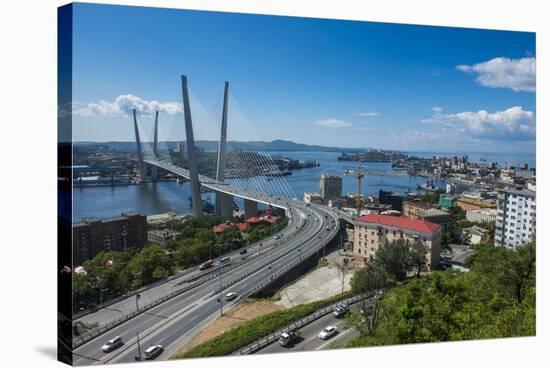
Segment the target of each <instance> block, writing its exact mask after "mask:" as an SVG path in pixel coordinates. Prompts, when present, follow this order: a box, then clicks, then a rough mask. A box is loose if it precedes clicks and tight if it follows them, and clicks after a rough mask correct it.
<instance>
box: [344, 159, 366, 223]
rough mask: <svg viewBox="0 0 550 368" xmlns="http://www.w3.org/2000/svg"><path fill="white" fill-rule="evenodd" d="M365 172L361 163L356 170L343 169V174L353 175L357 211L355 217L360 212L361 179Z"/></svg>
mask: <svg viewBox="0 0 550 368" xmlns="http://www.w3.org/2000/svg"><path fill="white" fill-rule="evenodd" d="M366 173H367V172H366V171H363V167H362V166H361V165H357V169H356V170H351V169H347V170H345V171H344V174H345V175H351V176H354V177H355V185H356V189H355V209H356V211H357V217H359V214H360V213H361V180H362V179H363V178H364V177H365V174H366Z"/></svg>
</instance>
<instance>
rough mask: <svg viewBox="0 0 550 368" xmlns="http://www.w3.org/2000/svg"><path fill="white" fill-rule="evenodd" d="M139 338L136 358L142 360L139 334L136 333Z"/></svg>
mask: <svg viewBox="0 0 550 368" xmlns="http://www.w3.org/2000/svg"><path fill="white" fill-rule="evenodd" d="M136 336H137V349H138V355H137V356H136V357H135V358H134V359H135V360H138V361H139V360H141V345H140V343H139V332H136Z"/></svg>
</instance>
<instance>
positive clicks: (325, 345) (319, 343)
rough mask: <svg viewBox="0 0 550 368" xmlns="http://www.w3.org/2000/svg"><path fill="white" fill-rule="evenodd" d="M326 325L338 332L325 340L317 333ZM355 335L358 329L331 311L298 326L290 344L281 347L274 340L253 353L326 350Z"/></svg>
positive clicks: (357, 334) (354, 307) (353, 307)
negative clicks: (298, 332) (304, 324)
mask: <svg viewBox="0 0 550 368" xmlns="http://www.w3.org/2000/svg"><path fill="white" fill-rule="evenodd" d="M351 309H352V310H354V309H356V306H352V307H351ZM328 326H336V327H337V329H338V332H337V333H336V335H334V336H332V337H331V338H329V339H327V340H322V339H320V338H319V333H320V332H321V331H322V330H323V329H324V328H325V327H328ZM357 336H359V331H357V330H356V329H354V328H352V327H349V326H346V322H345V320H344V318H342V317H340V318H337V317H334V315H333V314H332V313H329V314H327V315H325V316H323V317H321V318H319V319H316V320H315V321H313V322H311V323H309V324H307V325H306V326H304V327H302V328H300V336H298V337H296V338H295V339H294V342H293V344H292V345H290V346H288V347H283V346H281V345H280V344H279V342H278V341H275V342H273V343H271V344H270V345H268V346H266V347H265V348H263V349H261V350H258V351H257V352H256V353H255V354H273V353H284V352H298V351H316V350H326V349H331V348H332V347H334V346H335V345H339V344H344V343H346V342H347V341H349V340H350V339H352V338H354V337H357Z"/></svg>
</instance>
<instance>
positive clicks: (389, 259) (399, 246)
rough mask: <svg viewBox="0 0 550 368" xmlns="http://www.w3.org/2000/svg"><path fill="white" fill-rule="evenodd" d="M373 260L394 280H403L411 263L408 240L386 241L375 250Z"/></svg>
mask: <svg viewBox="0 0 550 368" xmlns="http://www.w3.org/2000/svg"><path fill="white" fill-rule="evenodd" d="M374 262H376V263H377V264H379V265H380V266H381V267H382V268H383V269H384V270H385V271H386V273H387V274H388V275H390V276H391V277H393V278H394V279H395V280H396V281H403V280H405V279H406V278H407V271H408V270H409V268H410V265H411V256H410V252H409V242H406V241H404V240H403V239H398V240H396V241H393V242H391V243H390V242H388V241H386V242H385V243H384V244H383V245H382V246H381V247H380V248H379V249H378V251H376V257H375V259H374Z"/></svg>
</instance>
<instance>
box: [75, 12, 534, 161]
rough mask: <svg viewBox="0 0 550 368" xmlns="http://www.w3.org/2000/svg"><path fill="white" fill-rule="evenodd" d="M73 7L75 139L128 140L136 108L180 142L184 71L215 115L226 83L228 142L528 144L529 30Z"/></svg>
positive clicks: (408, 147)
mask: <svg viewBox="0 0 550 368" xmlns="http://www.w3.org/2000/svg"><path fill="white" fill-rule="evenodd" d="M80 10H82V11H80ZM84 10H85V11H84ZM74 18H75V19H74V20H75V27H74V49H73V66H74V69H73V71H74V75H73V99H74V100H73V101H74V102H73V138H74V140H75V141H131V140H132V134H133V132H132V129H131V119H130V118H129V116H128V112H129V111H130V110H131V109H132V108H137V109H138V111H139V112H140V118H141V120H142V121H143V124H144V126H147V124H151V122H152V118H151V116H148V115H150V113H151V112H152V111H154V110H160V111H161V123H164V124H165V129H166V130H169V133H166V132H164V133H163V131H162V129H161V131H160V136H159V140H165V139H167V138H170V140H177V139H180V138H181V139H182V140H184V134H183V126H182V125H183V124H179V122H180V120H181V121H183V119H182V117H181V116H180V115H181V114H180V113H179V111H180V110H181V102H180V101H181V96H180V95H181V91H180V85H179V75H180V74H182V73H183V74H186V75H188V76H189V78H190V88H191V91H192V93H194V96H195V97H196V100H197V101H200V103H201V104H202V105H203V106H207V108H205V109H204V110H205V111H208V112H209V113H211V114H213V115H216V113H217V111H216V110H219V109H218V108H217V107H218V106H219V105H221V103H220V100H221V93H222V87H223V81H224V80H229V81H230V84H231V94H232V102H233V103H230V114H231V112H233V111H237V112H238V114H239V117H237V118H236V120H238V122H237V123H233V124H232V127H233V130H232V131H231V130H230V131H229V137H228V138H229V140H239V141H247V140H263V141H271V140H276V139H284V140H291V141H294V142H298V143H306V144H319V145H324V146H340V147H357V148H359V147H373V148H383V149H396V150H404V151H434V152H449V151H452V152H470V151H483V149H480V147H481V148H484V147H490V150H491V151H495V152H498V151H501V152H533V153H534V150H535V144H534V143H535V133H536V128H535V120H536V109H535V93H534V92H535V62H536V56H535V35H534V34H533V33H526V32H508V31H491V30H473V29H459V28H447V27H428V26H412V25H399V24H385V23H372V22H351V21H337V20H323V19H308V18H293V17H275V16H261V15H245V14H234V13H214V12H195V11H184V10H169V9H151V8H140V7H117V6H101V5H91V4H77V5H76V6H75V16H74ZM98 23H101V24H102V27H101V28H97V27H96V25H97V24H98ZM92 29H93V31H92ZM235 40H239V41H238V42H237V41H235ZM97 55H102V57H100V58H98V57H97ZM237 101H238V107H235V105H236V104H237ZM211 106H214V107H211ZM195 110H197V109H195ZM230 119H231V115H230ZM195 120H198V124H197V135H196V139H199V140H202V139H216V135H217V134H216V131H217V129H213V127H214V126H212V125H208V124H207V123H205V124H201V117H200V116H198V117H195ZM205 121H206V119H205ZM212 121H214V124H215V121H216V120H215V119H214V120H212ZM212 121H211V122H212ZM175 122H177V123H178V124H174V123H175ZM211 122H210V123H211ZM241 122H242V123H241ZM166 124H168V125H170V124H171V125H172V127H166ZM201 125H204V126H202V128H203V129H202V130H201ZM174 126H175V127H174ZM312 132H314V133H315V134H311V133H312ZM163 135H164V136H163Z"/></svg>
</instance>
